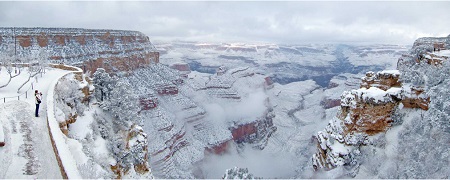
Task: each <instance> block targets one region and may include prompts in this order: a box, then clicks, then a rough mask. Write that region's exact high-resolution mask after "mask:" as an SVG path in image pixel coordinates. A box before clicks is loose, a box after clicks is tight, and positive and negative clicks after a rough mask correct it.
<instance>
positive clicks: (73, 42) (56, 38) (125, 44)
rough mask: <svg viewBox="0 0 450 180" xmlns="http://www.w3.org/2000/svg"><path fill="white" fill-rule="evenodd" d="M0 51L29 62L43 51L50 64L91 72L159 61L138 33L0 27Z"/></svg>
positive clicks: (138, 65)
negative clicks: (61, 64) (72, 66)
mask: <svg viewBox="0 0 450 180" xmlns="http://www.w3.org/2000/svg"><path fill="white" fill-rule="evenodd" d="M0 50H1V51H3V52H7V54H8V55H9V56H11V57H12V56H15V57H16V58H17V59H18V62H31V61H34V60H35V59H36V58H38V56H39V55H38V51H40V50H44V51H45V52H46V55H47V56H48V58H49V59H50V62H52V63H64V64H71V65H76V66H78V67H80V68H82V69H83V70H84V71H91V72H92V73H93V72H95V70H96V69H97V68H99V67H101V68H104V69H106V70H107V72H127V71H132V70H134V69H136V68H139V67H143V66H145V65H147V64H150V63H158V62H159V53H158V52H157V51H156V49H155V48H154V46H153V44H152V43H151V42H150V40H149V38H148V37H147V36H145V35H144V34H142V33H141V32H137V31H120V30H93V29H78V28H0Z"/></svg>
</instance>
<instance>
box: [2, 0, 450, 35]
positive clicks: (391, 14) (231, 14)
mask: <svg viewBox="0 0 450 180" xmlns="http://www.w3.org/2000/svg"><path fill="white" fill-rule="evenodd" d="M0 7H1V10H0V26H2V27H10V26H16V27H79V28H96V29H98V28H101V29H121V30H137V31H141V32H143V33H145V34H146V35H148V36H149V37H150V38H151V40H152V39H153V40H155V39H156V40H158V39H177V40H197V41H203V42H209V41H213V42H272V43H330V42H331V43H336V42H345V43H348V42H375V43H401V44H412V43H413V41H414V40H415V39H417V38H418V37H423V36H447V35H448V34H450V2H304V1H302V2H296V1H294V2H292V1H291V2H264V1H263V2H261V1H260V2H255V1H252V2H212V1H200V2H155V1H144V2H142V1H141V2H129V1H125V2H83V1H81V2H80V1H78V2H0Z"/></svg>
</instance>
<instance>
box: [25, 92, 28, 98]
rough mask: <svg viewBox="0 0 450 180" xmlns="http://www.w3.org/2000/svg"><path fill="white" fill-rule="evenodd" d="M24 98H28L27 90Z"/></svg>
mask: <svg viewBox="0 0 450 180" xmlns="http://www.w3.org/2000/svg"><path fill="white" fill-rule="evenodd" d="M25 99H28V91H25Z"/></svg>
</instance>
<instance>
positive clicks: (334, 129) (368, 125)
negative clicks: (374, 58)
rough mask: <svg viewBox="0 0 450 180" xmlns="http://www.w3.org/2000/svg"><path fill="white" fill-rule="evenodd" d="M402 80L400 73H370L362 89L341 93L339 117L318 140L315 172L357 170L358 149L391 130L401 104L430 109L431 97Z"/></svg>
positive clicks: (363, 82) (319, 134) (406, 106)
mask: <svg viewBox="0 0 450 180" xmlns="http://www.w3.org/2000/svg"><path fill="white" fill-rule="evenodd" d="M399 78H400V72H399V71H397V70H388V71H381V72H378V73H373V72H368V73H367V74H366V76H365V77H364V78H362V82H361V88H360V89H357V90H352V91H345V92H344V93H342V95H341V102H340V106H341V109H340V111H339V112H338V115H337V116H336V118H334V119H332V120H331V121H330V122H329V124H328V125H327V127H326V128H325V130H324V131H320V132H318V134H317V136H316V140H317V149H318V150H317V152H316V153H315V154H314V155H313V159H312V161H313V167H314V169H316V170H318V169H325V170H331V169H333V168H335V167H337V166H347V167H350V168H357V167H358V161H357V158H356V157H358V156H359V155H360V149H359V148H360V147H361V146H365V145H368V144H370V140H369V139H370V137H371V136H373V135H376V134H378V133H380V132H386V131H387V130H388V128H389V127H391V125H392V123H393V122H394V120H393V118H392V116H393V114H394V112H395V111H396V109H397V108H398V106H399V105H400V104H403V108H421V109H424V110H427V109H428V104H429V102H430V101H429V100H430V99H429V97H427V96H426V95H425V93H423V91H420V88H418V87H414V86H412V85H410V84H404V85H403V86H402V83H401V82H400V81H399Z"/></svg>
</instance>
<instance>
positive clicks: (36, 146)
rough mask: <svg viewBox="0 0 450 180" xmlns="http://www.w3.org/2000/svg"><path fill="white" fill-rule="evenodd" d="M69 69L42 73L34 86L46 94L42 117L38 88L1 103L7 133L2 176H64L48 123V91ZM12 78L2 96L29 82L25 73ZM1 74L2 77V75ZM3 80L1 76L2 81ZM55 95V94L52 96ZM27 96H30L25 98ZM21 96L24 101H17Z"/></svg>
mask: <svg viewBox="0 0 450 180" xmlns="http://www.w3.org/2000/svg"><path fill="white" fill-rule="evenodd" d="M67 72H68V71H65V70H60V69H49V70H47V72H46V73H45V74H42V77H41V75H38V81H37V82H35V83H34V84H33V89H38V90H39V91H40V92H42V93H43V98H42V99H43V101H42V103H41V105H40V106H41V107H40V110H39V115H40V117H34V110H35V102H34V95H33V93H34V90H32V89H31V90H29V92H28V94H27V95H26V96H25V95H21V96H20V97H19V98H9V99H6V102H5V103H4V102H3V101H4V100H3V99H2V100H1V102H0V123H2V124H3V128H4V133H5V144H6V145H5V146H4V147H0V162H2V163H0V179H11V178H13V179H24V178H25V179H31V178H33V179H36V178H40V179H42V178H45V179H62V176H61V171H60V169H59V166H58V163H57V161H56V157H55V153H54V151H53V147H52V144H51V140H50V136H49V130H48V126H47V104H46V101H45V99H47V95H48V94H47V92H48V90H49V88H54V87H49V86H50V84H51V83H52V82H53V81H54V80H56V79H58V78H60V77H61V76H63V75H64V74H66V73H67ZM22 73H23V75H22V74H21V75H20V76H24V77H16V78H14V79H12V81H15V82H16V83H11V84H10V85H8V87H6V88H1V89H0V97H3V96H4V95H8V96H9V95H11V94H14V93H16V94H17V92H16V91H17V89H18V86H15V85H16V84H18V85H19V84H21V83H23V82H25V81H26V79H27V78H28V74H27V73H24V72H22ZM0 77H1V76H0ZM1 81H2V79H0V82H1ZM50 96H53V95H50ZM25 97H26V98H25ZM17 99H20V100H17Z"/></svg>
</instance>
